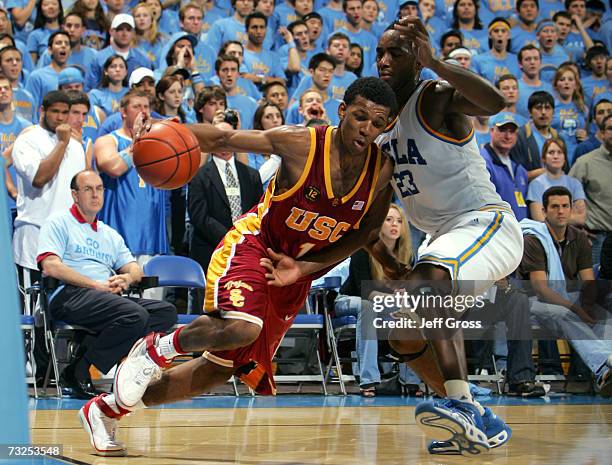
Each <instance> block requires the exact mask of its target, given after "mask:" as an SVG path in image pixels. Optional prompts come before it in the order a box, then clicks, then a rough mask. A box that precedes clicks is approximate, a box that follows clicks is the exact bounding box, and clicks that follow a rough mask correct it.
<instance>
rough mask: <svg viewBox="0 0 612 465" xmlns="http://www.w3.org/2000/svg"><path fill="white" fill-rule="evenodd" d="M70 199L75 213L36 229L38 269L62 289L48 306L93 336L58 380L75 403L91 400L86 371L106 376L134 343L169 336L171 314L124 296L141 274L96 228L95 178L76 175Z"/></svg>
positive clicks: (112, 234)
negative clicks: (92, 369) (146, 337)
mask: <svg viewBox="0 0 612 465" xmlns="http://www.w3.org/2000/svg"><path fill="white" fill-rule="evenodd" d="M70 193H71V197H72V200H73V202H74V203H73V204H72V206H71V207H70V208H65V209H62V210H61V211H59V212H57V213H56V214H55V215H54V216H52V217H51V218H49V219H48V220H47V221H46V222H45V224H44V225H43V227H42V228H41V233H40V236H39V241H38V249H37V250H38V251H37V262H38V264H39V266H40V269H41V270H42V271H43V272H44V274H45V275H46V276H50V277H53V278H55V279H57V280H59V281H61V283H62V284H61V285H60V287H59V288H58V289H57V290H56V291H55V292H54V293H53V294H52V295H51V296H50V299H49V300H50V301H49V309H50V311H51V314H52V315H53V317H54V318H56V319H60V320H62V321H65V322H67V323H69V324H76V325H80V326H84V327H86V328H88V329H90V330H92V331H93V332H95V333H96V336H95V339H94V341H93V342H92V343H90V344H88V346H87V350H86V351H85V353H84V354H83V355H82V356H81V357H80V358H78V359H76V360H75V361H73V362H72V363H71V364H70V365H68V366H67V367H66V368H65V369H64V371H63V372H62V375H61V378H60V382H61V384H62V385H63V387H67V388H70V389H71V390H72V394H73V396H74V397H77V398H84V399H88V398H91V397H93V396H94V395H95V393H94V392H93V388H92V385H91V379H90V377H89V368H90V366H92V365H94V366H95V367H96V368H97V369H98V370H100V371H101V372H102V373H108V372H109V371H110V369H111V368H112V367H113V366H114V365H115V364H117V363H118V362H119V361H121V359H122V358H123V357H124V356H125V355H127V353H128V352H129V350H130V347H131V346H132V344H133V343H134V342H135V341H136V340H137V339H138V338H140V337H142V336H144V335H145V334H147V333H149V332H150V331H168V330H170V329H171V328H172V326H174V324H175V323H176V308H174V306H173V305H171V304H168V303H166V302H160V301H155V300H146V299H137V298H131V297H123V296H122V294H123V293H124V292H126V291H127V290H128V288H129V287H130V286H131V285H135V284H138V283H139V282H140V280H141V279H142V276H143V272H142V268H141V267H140V266H139V265H138V264H137V263H136V259H135V258H134V256H133V255H132V253H131V252H130V250H129V249H128V248H127V246H126V245H125V241H124V240H123V238H122V237H121V235H120V234H119V233H118V232H117V231H115V230H114V229H113V228H111V227H110V226H108V225H106V224H104V223H103V222H102V221H98V213H99V212H100V210H101V209H102V206H103V205H104V185H103V184H102V179H101V178H100V176H98V174H97V173H95V172H94V171H89V170H86V171H80V172H78V173H77V174H75V175H74V176H73V178H72V180H71V181H70Z"/></svg>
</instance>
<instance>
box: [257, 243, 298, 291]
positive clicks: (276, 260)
mask: <svg viewBox="0 0 612 465" xmlns="http://www.w3.org/2000/svg"><path fill="white" fill-rule="evenodd" d="M268 257H269V258H265V257H264V258H261V259H260V260H259V264H260V265H261V266H263V267H264V268H265V269H266V271H267V273H266V274H265V276H266V279H267V280H268V284H269V285H270V286H277V287H284V286H288V285H289V284H293V283H294V282H296V281H297V280H298V279H300V278H301V277H302V273H301V271H300V266H299V263H298V262H297V261H296V260H294V259H293V258H291V257H289V256H288V255H285V254H284V253H276V252H275V251H274V250H272V249H270V248H269V249H268Z"/></svg>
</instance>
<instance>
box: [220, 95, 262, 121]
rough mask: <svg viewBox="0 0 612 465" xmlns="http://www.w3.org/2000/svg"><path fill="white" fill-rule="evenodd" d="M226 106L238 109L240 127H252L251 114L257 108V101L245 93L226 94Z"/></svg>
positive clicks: (253, 114)
mask: <svg viewBox="0 0 612 465" xmlns="http://www.w3.org/2000/svg"><path fill="white" fill-rule="evenodd" d="M227 108H232V109H234V110H238V112H239V113H240V129H252V128H253V116H255V110H257V102H256V101H255V100H253V99H252V98H251V97H247V96H245V95H228V96H227Z"/></svg>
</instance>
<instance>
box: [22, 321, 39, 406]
mask: <svg viewBox="0 0 612 465" xmlns="http://www.w3.org/2000/svg"><path fill="white" fill-rule="evenodd" d="M21 331H23V336H24V337H23V339H24V342H25V349H26V350H25V352H26V360H27V361H28V362H30V369H31V370H32V374H31V376H26V383H27V384H31V385H32V386H33V387H34V398H36V399H38V387H37V386H36V360H35V359H34V344H35V342H36V337H35V329H34V317H33V316H32V315H21Z"/></svg>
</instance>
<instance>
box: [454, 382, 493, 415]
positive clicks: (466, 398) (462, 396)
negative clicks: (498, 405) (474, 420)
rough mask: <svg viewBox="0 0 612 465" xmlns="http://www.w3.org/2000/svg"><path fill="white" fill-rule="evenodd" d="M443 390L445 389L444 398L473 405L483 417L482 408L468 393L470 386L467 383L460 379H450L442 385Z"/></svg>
mask: <svg viewBox="0 0 612 465" xmlns="http://www.w3.org/2000/svg"><path fill="white" fill-rule="evenodd" d="M444 389H446V397H448V398H449V399H453V400H459V401H461V402H467V403H469V404H472V405H474V406H475V407H476V408H477V409H478V411H479V412H480V414H481V415H484V408H482V405H480V404H479V403H478V402H476V401H475V400H474V398H473V397H472V393H471V392H470V385H469V383H468V382H467V381H464V380H462V379H451V380H450V381H446V382H445V383H444Z"/></svg>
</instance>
